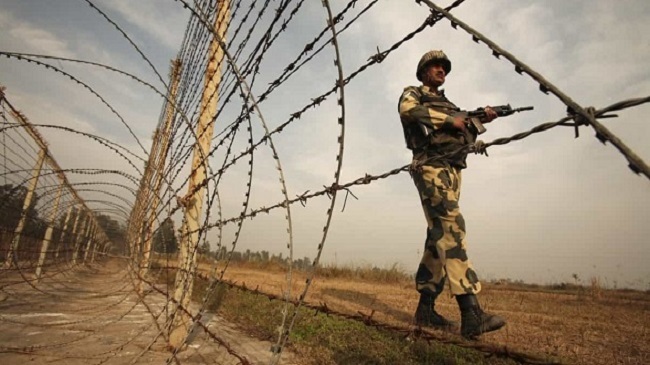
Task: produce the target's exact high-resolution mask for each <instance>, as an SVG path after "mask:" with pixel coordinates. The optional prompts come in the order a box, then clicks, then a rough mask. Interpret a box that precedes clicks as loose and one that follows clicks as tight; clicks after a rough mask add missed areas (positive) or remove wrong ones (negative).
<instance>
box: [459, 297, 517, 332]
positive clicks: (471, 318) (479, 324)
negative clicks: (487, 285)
mask: <svg viewBox="0 0 650 365" xmlns="http://www.w3.org/2000/svg"><path fill="white" fill-rule="evenodd" d="M456 301H458V306H459V307H460V317H461V324H460V334H461V335H462V336H463V337H465V338H467V339H469V340H474V339H476V337H478V336H480V335H481V334H483V333H486V332H491V331H496V330H498V329H499V328H501V327H503V326H504V325H505V324H506V321H505V320H504V319H503V318H501V317H499V316H497V315H494V314H490V313H486V312H484V311H483V310H482V309H481V306H480V305H479V303H478V299H477V298H476V295H474V294H464V295H457V296H456Z"/></svg>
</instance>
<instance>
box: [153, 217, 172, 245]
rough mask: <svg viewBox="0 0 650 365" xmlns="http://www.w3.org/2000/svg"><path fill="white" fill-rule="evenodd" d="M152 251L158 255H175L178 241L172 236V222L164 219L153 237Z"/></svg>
mask: <svg viewBox="0 0 650 365" xmlns="http://www.w3.org/2000/svg"><path fill="white" fill-rule="evenodd" d="M153 250H154V251H156V252H159V253H176V251H178V240H177V239H176V235H175V234H174V221H173V220H171V218H167V219H165V220H164V221H163V222H162V224H161V225H160V228H158V231H157V232H156V233H155V234H154V236H153Z"/></svg>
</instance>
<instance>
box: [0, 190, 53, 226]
mask: <svg viewBox="0 0 650 365" xmlns="http://www.w3.org/2000/svg"><path fill="white" fill-rule="evenodd" d="M26 196H27V188H26V187H24V186H22V185H21V186H16V187H14V186H13V185H11V184H6V185H2V186H0V227H1V228H2V229H3V230H4V231H6V232H13V231H14V230H15V229H16V227H17V226H18V222H19V221H20V217H21V215H22V212H23V204H24V203H25V197H26ZM38 199H39V197H38V194H36V193H34V195H33V196H32V201H31V203H30V205H29V208H27V211H26V216H27V218H26V221H25V227H24V228H23V235H25V236H32V237H38V238H40V237H42V236H43V234H44V233H45V229H46V227H47V225H46V224H45V222H43V220H42V219H40V218H39V216H38V211H37V210H36V204H37V202H38Z"/></svg>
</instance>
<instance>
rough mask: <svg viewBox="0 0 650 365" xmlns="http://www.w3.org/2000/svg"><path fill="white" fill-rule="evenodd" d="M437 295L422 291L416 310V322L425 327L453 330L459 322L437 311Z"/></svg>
mask: <svg viewBox="0 0 650 365" xmlns="http://www.w3.org/2000/svg"><path fill="white" fill-rule="evenodd" d="M434 306H435V297H434V296H433V295H431V294H428V293H420V302H419V303H418V308H417V309H416V310H415V324H416V325H418V326H423V327H433V328H438V329H444V330H453V329H454V327H458V323H457V322H454V321H450V320H448V319H447V318H445V317H443V316H442V315H440V314H439V313H437V312H436V310H435V308H434Z"/></svg>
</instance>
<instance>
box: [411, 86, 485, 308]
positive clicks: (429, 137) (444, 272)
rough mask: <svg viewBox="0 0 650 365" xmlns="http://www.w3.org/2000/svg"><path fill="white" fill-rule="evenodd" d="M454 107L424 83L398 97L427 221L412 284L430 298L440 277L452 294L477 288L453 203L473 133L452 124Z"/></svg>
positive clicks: (462, 227) (441, 284)
mask: <svg viewBox="0 0 650 365" xmlns="http://www.w3.org/2000/svg"><path fill="white" fill-rule="evenodd" d="M458 110H459V109H458V107H456V105H454V104H453V103H452V102H450V101H449V100H448V99H447V98H446V97H445V96H444V93H443V92H442V91H440V92H439V93H438V94H437V93H436V92H435V91H434V90H431V89H430V88H429V87H428V86H420V87H416V86H409V87H407V88H405V89H404V92H403V93H402V96H401V98H400V101H399V114H400V119H401V121H402V127H403V128H404V136H405V138H406V144H407V147H408V148H409V149H411V150H412V151H413V161H414V165H415V164H418V165H421V167H420V168H416V169H414V171H412V177H413V180H414V181H415V186H416V187H417V189H418V192H419V193H420V200H421V202H422V207H423V209H424V215H425V217H426V220H427V224H428V229H427V239H426V242H425V250H424V254H423V255H422V260H421V262H420V266H419V267H418V271H417V274H416V277H415V280H416V288H417V290H418V291H419V292H421V293H429V294H431V295H433V296H434V297H435V296H437V295H438V294H440V292H442V290H443V288H444V282H445V279H447V280H448V282H449V287H450V292H451V294H452V295H462V294H476V293H478V292H479V291H480V290H481V284H480V282H479V280H478V277H477V275H476V273H475V272H474V270H473V269H472V265H471V263H470V261H469V259H468V258H467V253H466V251H465V246H466V244H465V221H464V220H463V216H462V214H461V213H460V210H459V207H458V200H459V198H460V186H461V170H462V169H464V168H465V167H467V164H466V158H467V151H466V150H464V149H463V148H462V147H463V146H465V145H466V144H467V142H468V141H469V140H473V139H474V138H475V136H473V135H469V134H467V133H469V132H462V131H460V130H458V129H456V128H454V127H453V121H454V119H453V118H452V117H451V116H450V115H451V114H453V113H454V112H456V111H458ZM423 127H424V128H423ZM425 130H428V132H425Z"/></svg>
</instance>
